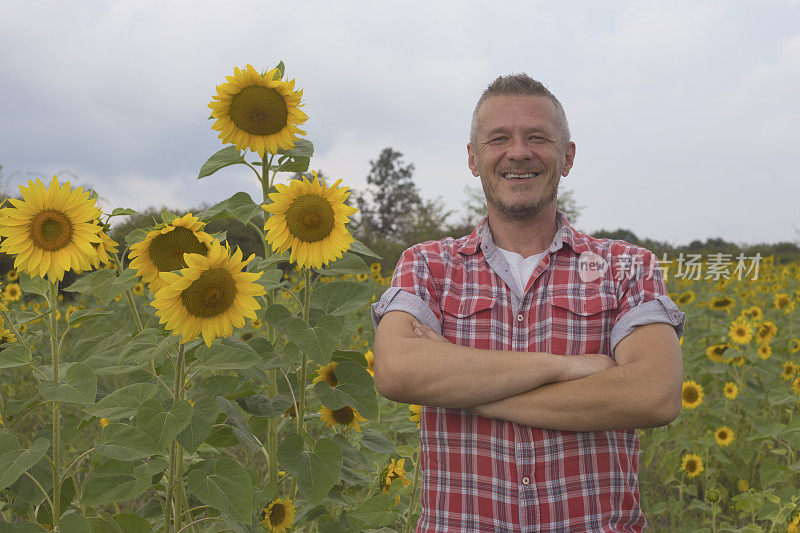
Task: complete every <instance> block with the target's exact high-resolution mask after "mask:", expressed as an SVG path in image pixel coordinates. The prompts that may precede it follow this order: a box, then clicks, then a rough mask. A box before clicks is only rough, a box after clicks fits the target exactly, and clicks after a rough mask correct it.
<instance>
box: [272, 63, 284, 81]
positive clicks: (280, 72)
mask: <svg viewBox="0 0 800 533" xmlns="http://www.w3.org/2000/svg"><path fill="white" fill-rule="evenodd" d="M275 68H276V69H278V72H276V73H275V74H274V75H273V77H272V79H273V80H279V79H281V78H282V77H283V74H284V73H285V72H286V66H284V64H283V61H281V62H280V63H278V65H277V66H276V67H275Z"/></svg>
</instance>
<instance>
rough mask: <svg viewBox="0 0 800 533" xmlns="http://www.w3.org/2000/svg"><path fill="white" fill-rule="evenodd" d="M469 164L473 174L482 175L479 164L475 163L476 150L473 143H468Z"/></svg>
mask: <svg viewBox="0 0 800 533" xmlns="http://www.w3.org/2000/svg"><path fill="white" fill-rule="evenodd" d="M467 166H468V167H469V169H470V170H471V171H472V175H473V176H475V177H478V176H480V175H481V173H480V171H479V170H478V165H477V164H476V163H475V151H474V150H473V149H472V144H471V143H467Z"/></svg>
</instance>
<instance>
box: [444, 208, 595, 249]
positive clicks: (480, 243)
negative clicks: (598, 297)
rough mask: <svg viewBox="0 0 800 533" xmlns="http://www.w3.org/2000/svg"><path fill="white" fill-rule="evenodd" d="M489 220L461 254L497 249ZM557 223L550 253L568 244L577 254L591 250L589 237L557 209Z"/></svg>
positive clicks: (484, 218)
mask: <svg viewBox="0 0 800 533" xmlns="http://www.w3.org/2000/svg"><path fill="white" fill-rule="evenodd" d="M488 220H489V216H488V215H486V216H484V217H483V219H481V221H480V223H479V224H478V226H477V227H476V228H475V229H474V230H473V231H472V233H471V234H470V235H469V236H468V237H467V239H466V240H465V241H464V242H462V243H461V245H460V246H459V248H458V251H459V253H462V254H464V255H472V254H474V253H475V252H477V251H478V248H479V247H480V248H481V249H482V250H483V252H484V254H485V253H488V252H489V251H490V250H493V249H494V248H496V247H497V245H496V244H495V243H494V240H493V239H492V232H491V231H489V222H488ZM556 222H557V223H558V229H557V230H556V234H555V236H554V237H553V242H552V243H551V244H550V248H549V249H548V252H556V251H558V250H560V249H561V248H562V247H563V246H564V243H567V244H568V245H569V246H570V248H572V250H573V251H574V252H576V253H581V252H585V251H587V250H589V243H588V239H587V236H586V235H584V234H582V233H580V232H578V231H577V230H575V228H573V227H572V226H571V225H570V224H569V220H567V216H566V215H565V214H564V213H562V212H561V211H560V210H558V209H556Z"/></svg>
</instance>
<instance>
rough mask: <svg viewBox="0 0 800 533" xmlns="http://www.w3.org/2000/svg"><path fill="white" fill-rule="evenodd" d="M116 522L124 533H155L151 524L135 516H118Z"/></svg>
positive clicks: (115, 517) (115, 516)
mask: <svg viewBox="0 0 800 533" xmlns="http://www.w3.org/2000/svg"><path fill="white" fill-rule="evenodd" d="M114 520H115V521H116V522H117V525H119V527H120V529H122V531H123V533H153V526H152V525H150V522H148V521H147V520H145V519H144V518H142V517H141V516H139V515H135V514H124V513H123V514H116V515H114Z"/></svg>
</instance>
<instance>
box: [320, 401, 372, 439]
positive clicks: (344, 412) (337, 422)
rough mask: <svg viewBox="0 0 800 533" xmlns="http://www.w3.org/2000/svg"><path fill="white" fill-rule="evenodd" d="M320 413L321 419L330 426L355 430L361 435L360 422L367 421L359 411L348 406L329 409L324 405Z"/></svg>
mask: <svg viewBox="0 0 800 533" xmlns="http://www.w3.org/2000/svg"><path fill="white" fill-rule="evenodd" d="M318 412H319V414H320V419H322V420H324V421H325V423H326V424H327V425H328V426H330V427H335V426H345V428H353V429H355V430H356V431H358V432H359V433H360V432H361V428H360V427H359V426H358V422H359V421H361V422H366V421H367V419H366V418H364V417H363V416H361V415H360V414H359V412H358V411H356V410H355V409H353V408H352V407H349V406H347V405H346V406H344V407H342V408H341V409H328V408H327V407H325V406H324V405H323V406H322V407H321V408H320V410H319V411H318Z"/></svg>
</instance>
